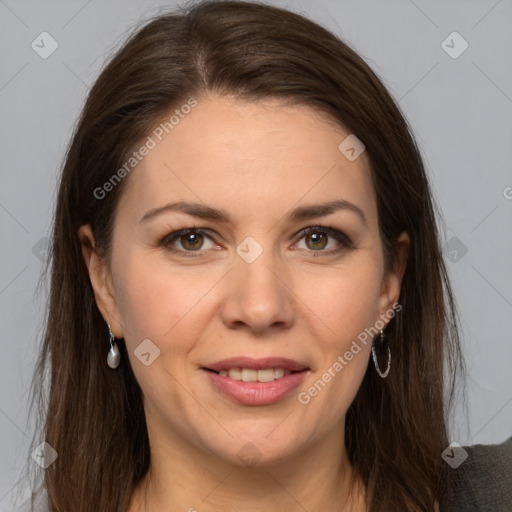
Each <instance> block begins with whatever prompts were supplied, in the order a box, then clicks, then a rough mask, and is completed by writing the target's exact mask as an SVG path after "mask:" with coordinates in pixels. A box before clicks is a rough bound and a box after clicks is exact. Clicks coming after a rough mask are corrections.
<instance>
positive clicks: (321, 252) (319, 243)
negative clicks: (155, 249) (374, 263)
mask: <svg viewBox="0 0 512 512" xmlns="http://www.w3.org/2000/svg"><path fill="white" fill-rule="evenodd" d="M299 237H300V238H299V242H300V241H301V240H302V239H304V241H305V245H306V247H305V250H306V251H308V252H310V253H311V254H312V255H313V256H329V255H332V254H337V253H339V252H341V251H343V250H346V249H350V248H352V246H353V245H352V241H351V240H350V238H349V237H348V236H347V235H345V234H344V233H342V232H341V231H338V230H337V229H334V228H330V227H323V226H311V227H308V228H306V229H303V230H302V231H301V232H300V233H299ZM205 241H209V242H210V245H209V246H208V244H206V245H207V246H206V247H205ZM160 245H162V246H163V247H164V248H165V249H166V250H168V251H170V252H173V253H178V254H179V255H180V256H185V257H198V256H202V255H203V254H202V253H203V251H206V250H208V249H214V248H216V249H219V248H220V247H219V245H218V244H216V243H215V242H214V241H213V238H212V237H211V236H210V235H209V234H208V233H207V231H205V230H203V229H199V228H187V229H181V230H179V231H174V232H173V233H170V234H169V235H167V236H165V237H164V238H163V239H162V241H161V242H160ZM330 245H334V247H331V248H329V246H330ZM180 246H181V247H180ZM326 248H327V250H325V249H326ZM299 249H304V248H302V247H299ZM194 253H196V254H194Z"/></svg>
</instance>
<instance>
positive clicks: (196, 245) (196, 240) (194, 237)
mask: <svg viewBox="0 0 512 512" xmlns="http://www.w3.org/2000/svg"><path fill="white" fill-rule="evenodd" d="M179 240H180V243H181V245H182V247H183V248H184V249H187V250H191V251H197V250H198V249H201V246H202V245H203V241H204V237H203V235H202V234H200V233H187V234H186V235H181V236H180V238H179Z"/></svg>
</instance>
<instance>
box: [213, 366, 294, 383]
mask: <svg viewBox="0 0 512 512" xmlns="http://www.w3.org/2000/svg"><path fill="white" fill-rule="evenodd" d="M290 373H292V372H291V371H290V370H286V369H284V368H265V369H263V370H253V369H252V368H230V369H229V370H220V371H219V375H221V376H222V377H229V378H230V379H233V380H243V381H244V382H272V381H273V380H275V379H280V378H281V377H284V376H286V375H290Z"/></svg>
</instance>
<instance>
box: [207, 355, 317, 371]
mask: <svg viewBox="0 0 512 512" xmlns="http://www.w3.org/2000/svg"><path fill="white" fill-rule="evenodd" d="M204 368H207V369H208V370H215V371H216V372H218V371H220V370H229V369H230V368H250V369H252V370H264V369H266V368H284V369H285V370H290V371H292V372H300V371H303V370H307V369H308V367H307V366H305V365H303V364H301V363H299V362H298V361H294V360H293V359H287V358H284V357H264V358H261V359H253V358H251V357H230V358H229V359H223V360H222V361H217V362H216V363H212V364H208V365H207V366H205V367H204Z"/></svg>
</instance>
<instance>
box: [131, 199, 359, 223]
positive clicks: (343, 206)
mask: <svg viewBox="0 0 512 512" xmlns="http://www.w3.org/2000/svg"><path fill="white" fill-rule="evenodd" d="M339 210H345V211H349V212H352V213H355V214H356V215H357V216H358V217H359V218H360V220H361V222H362V223H363V224H364V225H365V226H366V225H367V220H366V216H365V214H364V212H363V210H362V209H361V208H359V206H356V205H355V204H353V203H351V202H349V201H346V200H345V199H338V200H335V201H329V202H327V203H322V204H314V205H309V206H300V207H297V208H294V209H293V210H292V211H291V212H290V213H289V214H288V215H287V216H286V219H287V220H288V221H291V222H297V221H301V220H306V219H313V218H317V217H324V216H325V215H329V214H331V213H334V212H336V211H339ZM174 211H179V212H183V213H186V214H187V215H190V216H191V217H197V218H200V219H209V220H214V221H217V222H220V223H222V224H230V223H231V217H230V215H229V213H227V212H226V210H222V209H217V208H212V207H210V206H207V205H205V204H201V203H189V202H184V201H178V202H174V203H169V204H166V205H164V206H160V207H158V208H153V209H151V210H148V211H147V212H146V213H145V214H144V216H143V217H142V218H141V219H140V221H139V222H140V223H143V222H147V221H149V220H151V219H154V218H156V217H158V216H160V215H162V214H164V213H167V212H174Z"/></svg>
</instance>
